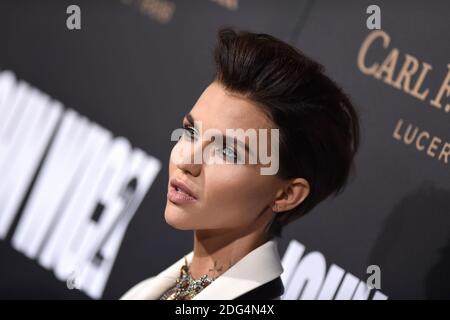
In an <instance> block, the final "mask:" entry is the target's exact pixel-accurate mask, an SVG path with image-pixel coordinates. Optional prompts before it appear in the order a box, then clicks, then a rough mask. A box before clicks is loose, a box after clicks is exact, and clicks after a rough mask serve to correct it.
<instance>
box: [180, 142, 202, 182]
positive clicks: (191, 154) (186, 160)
mask: <svg viewBox="0 0 450 320" xmlns="http://www.w3.org/2000/svg"><path fill="white" fill-rule="evenodd" d="M204 145H205V143H204V142H200V141H197V142H196V143H181V145H180V148H179V149H178V150H177V152H178V154H177V155H176V157H177V160H178V161H176V165H177V168H178V169H180V170H183V171H185V172H189V173H190V174H191V175H193V176H198V175H200V173H201V171H202V166H203V148H204Z"/></svg>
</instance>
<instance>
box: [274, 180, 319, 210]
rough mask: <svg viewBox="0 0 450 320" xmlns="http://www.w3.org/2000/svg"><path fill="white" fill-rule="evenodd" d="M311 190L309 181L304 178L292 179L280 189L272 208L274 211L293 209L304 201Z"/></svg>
mask: <svg viewBox="0 0 450 320" xmlns="http://www.w3.org/2000/svg"><path fill="white" fill-rule="evenodd" d="M309 192H310V186H309V183H308V181H306V180H305V179H303V178H295V179H291V180H289V181H288V182H287V183H286V184H285V185H284V186H283V187H282V189H280V190H279V191H278V193H277V196H276V198H275V201H274V203H273V205H272V210H273V211H274V212H283V211H288V210H291V209H293V208H295V207H297V206H298V205H299V204H300V203H302V202H303V201H304V200H305V198H306V197H307V196H308V195H309Z"/></svg>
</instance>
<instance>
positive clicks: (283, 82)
mask: <svg viewBox="0 0 450 320" xmlns="http://www.w3.org/2000/svg"><path fill="white" fill-rule="evenodd" d="M217 36H218V41H217V44H216V47H215V48H214V60H215V64H216V71H215V75H214V80H215V81H218V82H219V83H220V84H221V85H222V86H223V87H224V88H225V89H226V90H228V91H230V92H233V93H237V94H240V95H244V96H245V97H246V98H248V99H249V101H252V102H254V103H255V104H256V105H258V106H260V107H261V108H262V109H263V111H264V112H265V113H266V114H267V116H268V117H269V118H270V119H271V120H272V122H273V123H274V125H275V126H276V127H277V128H279V135H280V139H279V141H280V144H279V157H280V158H279V171H278V175H279V176H280V177H281V178H286V179H289V178H296V177H303V178H304V179H306V180H307V181H308V182H309V184H310V187H311V190H310V194H309V195H308V197H307V198H306V199H305V200H304V201H303V202H302V203H301V204H299V205H298V206H297V207H296V208H294V209H292V210H289V211H286V212H280V213H277V214H276V215H275V220H274V221H273V223H272V225H271V226H270V228H269V233H270V235H271V237H274V236H277V237H281V232H282V228H283V227H284V226H285V225H286V224H288V223H290V222H292V221H293V220H296V219H298V218H299V217H301V216H303V215H305V214H306V213H308V212H309V211H311V209H313V208H314V207H315V206H316V205H317V204H318V203H319V202H321V201H323V200H324V199H326V198H327V197H328V196H330V195H331V194H334V196H337V195H338V194H340V193H341V191H342V190H343V189H344V187H345V185H346V184H347V183H348V180H349V176H350V174H351V173H352V171H353V170H354V164H353V159H354V155H355V154H356V152H357V150H358V148H359V139H360V138H359V131H360V126H359V115H358V113H357V111H356V110H355V108H354V106H353V104H352V102H351V101H350V98H349V96H348V95H347V94H346V93H344V92H343V90H342V89H341V88H340V87H339V86H338V85H337V84H336V83H335V82H334V81H333V80H331V79H330V78H329V77H328V76H326V75H325V68H324V67H323V65H321V64H320V63H318V62H316V61H314V60H312V59H311V58H309V57H307V56H306V55H305V54H303V52H301V51H300V50H299V49H297V48H295V47H293V46H291V45H289V44H287V43H285V42H283V41H281V40H279V39H277V38H275V37H273V36H271V35H268V34H263V33H252V32H248V31H235V30H234V29H233V28H230V27H223V28H221V29H220V30H219V31H218V35H217Z"/></svg>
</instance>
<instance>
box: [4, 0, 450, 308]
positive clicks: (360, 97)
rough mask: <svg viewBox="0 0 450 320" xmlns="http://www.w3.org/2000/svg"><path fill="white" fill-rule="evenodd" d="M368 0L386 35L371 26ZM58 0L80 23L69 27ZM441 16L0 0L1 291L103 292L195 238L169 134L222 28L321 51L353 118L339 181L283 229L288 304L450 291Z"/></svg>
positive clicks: (321, 6)
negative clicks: (356, 119)
mask: <svg viewBox="0 0 450 320" xmlns="http://www.w3.org/2000/svg"><path fill="white" fill-rule="evenodd" d="M372 4H377V5H378V6H379V8H380V13H381V14H380V17H381V29H375V30H371V29H369V28H368V27H367V25H366V20H367V19H368V17H369V15H370V14H368V13H367V12H366V9H367V8H368V7H369V6H370V5H372ZM70 5H77V6H78V8H79V9H80V13H81V15H80V17H81V19H80V21H81V24H80V26H81V29H73V30H70V29H69V28H68V27H67V19H68V17H69V16H70V14H71V12H70V13H67V11H66V10H67V8H68V7H69V6H70ZM449 13H450V4H449V3H448V2H447V1H395V3H394V2H393V1H378V2H377V3H372V2H369V1H356V0H355V1H305V0H302V1H294V0H292V1H287V0H284V1H275V0H264V1H256V0H247V1H245V0H195V1H194V0H191V1H181V0H122V1H120V0H117V1H113V0H111V1H56V0H55V1H45V0H42V1H17V0H14V1H6V0H3V1H1V2H0V39H1V50H0V298H7V299H9V298H68V299H73V298H78V299H79V298H81V299H84V298H87V299H89V298H95V299H98V298H109V299H116V298H118V297H119V296H120V295H121V294H123V293H124V292H125V291H126V290H127V289H128V288H129V287H131V286H132V285H134V284H135V283H137V282H138V281H140V280H142V279H144V278H147V277H149V276H152V275H155V274H156V273H158V272H159V271H161V270H162V269H164V268H165V267H167V266H168V265H170V264H172V263H173V262H174V261H175V259H178V258H179V256H181V255H183V254H185V253H187V252H189V251H190V250H191V249H192V232H191V231H179V230H176V229H174V228H172V227H170V226H168V225H167V224H166V223H165V221H164V215H163V213H164V207H165V203H166V190H167V180H168V158H169V153H170V150H171V148H172V146H173V144H174V143H175V142H172V141H171V140H170V134H171V132H172V130H173V129H175V128H177V127H179V126H180V125H181V120H182V117H183V115H184V114H185V113H186V112H187V111H188V110H190V108H191V107H192V106H193V105H194V104H195V102H196V99H197V98H198V96H199V95H200V94H201V92H202V91H203V90H204V88H205V87H206V86H207V85H208V84H209V83H210V81H211V80H212V75H213V71H214V69H213V60H212V48H213V46H214V43H215V40H216V32H217V29H218V28H219V27H221V26H224V25H227V26H233V27H236V28H238V29H243V30H250V31H253V32H264V33H269V34H272V35H274V36H276V37H279V38H280V39H282V40H284V41H287V42H289V43H291V44H292V45H295V46H296V47H298V48H299V49H301V50H302V51H303V52H305V53H306V54H307V55H309V56H311V57H312V58H315V59H317V60H318V61H319V62H321V63H322V64H323V65H324V66H325V67H326V70H327V73H328V74H329V75H330V76H331V77H332V78H333V79H335V80H336V81H337V83H339V84H340V85H341V86H342V87H343V88H344V89H345V90H346V91H347V92H348V93H349V94H350V97H351V98H352V99H353V101H354V103H355V104H356V106H357V108H358V109H359V110H360V114H361V125H362V132H361V134H362V136H361V138H362V146H361V150H360V152H359V153H358V155H357V158H356V174H355V176H354V178H353V179H352V180H351V182H350V184H349V185H348V187H347V189H346V190H345V192H344V193H342V194H341V195H340V196H339V197H337V198H330V199H327V200H326V201H325V202H323V203H321V204H320V205H319V206H318V207H316V208H315V209H314V210H313V212H311V213H310V214H308V215H307V216H305V217H304V218H302V219H301V220H299V221H297V222H295V223H294V224H292V225H289V226H288V227H287V228H286V230H285V231H284V235H283V238H282V239H281V240H280V241H279V251H280V254H281V256H282V259H283V260H282V263H283V267H284V269H285V270H284V273H283V275H282V278H283V282H284V284H285V287H286V291H285V294H284V297H283V298H284V299H399V298H411V299H425V298H450V275H449V273H448V270H450V175H449V161H450V159H449V158H450V157H449V154H450V140H449V139H450V129H449V128H450V127H449V116H450V99H449V95H450V61H449V53H450V43H449V41H448V30H449V22H448V16H449ZM73 265H77V266H80V268H79V269H74V268H72V266H73ZM373 265H375V266H378V267H379V271H380V273H379V275H380V276H381V277H380V284H381V288H379V290H369V289H368V287H367V285H366V280H367V279H368V278H369V277H370V275H371V272H369V271H368V267H369V266H373ZM369 270H371V269H370V268H369ZM74 287H76V288H79V290H75V289H73V288H74Z"/></svg>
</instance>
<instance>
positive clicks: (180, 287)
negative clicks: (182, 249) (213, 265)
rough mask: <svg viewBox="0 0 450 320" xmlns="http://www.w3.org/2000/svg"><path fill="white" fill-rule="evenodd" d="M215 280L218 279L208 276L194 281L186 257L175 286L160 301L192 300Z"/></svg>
mask: <svg viewBox="0 0 450 320" xmlns="http://www.w3.org/2000/svg"><path fill="white" fill-rule="evenodd" d="M215 279H216V277H212V278H210V277H208V275H206V274H205V275H203V276H201V277H200V278H198V279H193V278H192V276H191V273H190V271H189V264H188V262H187V259H186V256H185V257H184V265H183V266H181V269H180V275H179V276H178V278H177V280H176V284H175V286H174V287H172V288H170V289H169V290H167V291H166V292H165V293H164V294H163V295H162V296H161V298H159V300H191V299H192V298H193V297H194V296H195V295H197V294H198V293H199V292H200V291H202V290H203V289H204V288H206V287H207V286H208V285H209V284H210V283H211V282H213V281H214V280H215Z"/></svg>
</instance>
